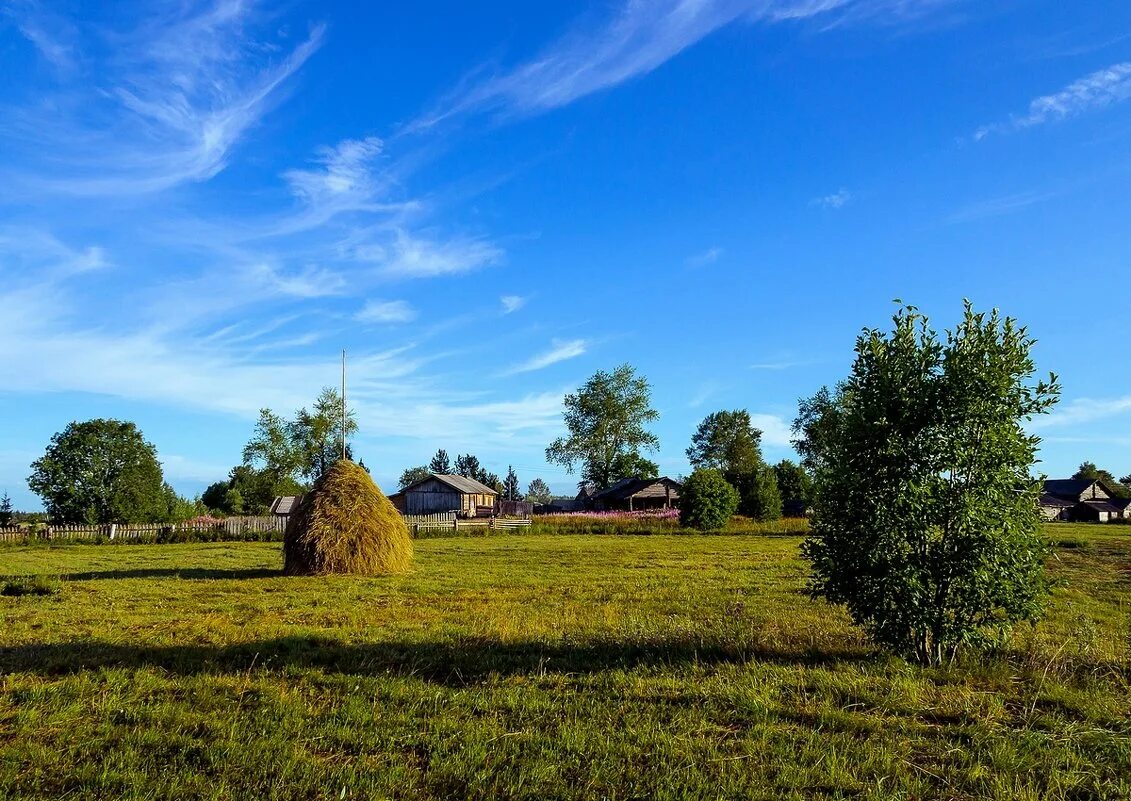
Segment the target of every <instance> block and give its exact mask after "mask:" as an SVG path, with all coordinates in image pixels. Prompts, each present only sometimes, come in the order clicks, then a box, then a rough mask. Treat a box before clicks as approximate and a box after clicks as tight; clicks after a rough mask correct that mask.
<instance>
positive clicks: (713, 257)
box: [684, 247, 723, 268]
mask: <svg viewBox="0 0 1131 801" xmlns="http://www.w3.org/2000/svg"><path fill="white" fill-rule="evenodd" d="M722 255H723V249H722V248H720V247H710V248H707V249H706V250H704V251H703V252H702V253H696V254H695V255H694V256H688V257H687V259H686V260H685V262H684V263H685V264H686V265H687V266H688V267H693V268H698V267H706V266H707V265H709V264H714V263H715V262H717V261H718V260H719V257H720V256H722Z"/></svg>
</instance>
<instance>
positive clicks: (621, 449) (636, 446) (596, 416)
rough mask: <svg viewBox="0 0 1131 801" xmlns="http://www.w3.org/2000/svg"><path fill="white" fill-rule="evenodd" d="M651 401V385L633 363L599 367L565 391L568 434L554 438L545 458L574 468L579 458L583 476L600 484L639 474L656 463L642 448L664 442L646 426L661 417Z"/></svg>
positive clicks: (646, 449)
mask: <svg viewBox="0 0 1131 801" xmlns="http://www.w3.org/2000/svg"><path fill="white" fill-rule="evenodd" d="M651 404H652V388H651V387H650V386H649V385H648V381H647V379H645V378H644V377H642V376H637V375H636V371H635V370H634V369H633V368H632V366H631V365H627V364H624V365H621V366H620V367H618V368H617V369H615V370H613V372H611V373H606V372H604V371H603V370H598V371H597V372H596V373H594V374H593V376H592V377H591V378H590V379H589V380H588V381H586V382H585V384H584V385H582V386H581V388H580V389H578V391H577V392H576V393H571V394H569V395H566V397H565V401H564V405H565V412H564V414H563V417H564V420H565V426H566V431H567V432H568V434H567V436H565V437H560V438H558V439H556V440H555V441H554V442H552V443H550V446H549V447H548V448H546V461H548V462H550V463H551V464H560V465H562V466H563V467H565V468H566V470H568V471H569V472H571V473H572V472H573V470H574V467H575V465H577V464H579V463H580V465H581V479H582V481H583V482H591V483H592V484H593V485H595V486H596V487H597V489H599V490H600V489H605V488H607V487H609V486H610V485H611V484H613V483H614V482H616V481H618V480H620V479H622V478H627V477H630V476H633V475H635V474H636V472H637V469H638V468H640V467H642V466H644V465H645V464H647V465H652V463H651V462H646V460H643V459H642V457H641V456H640V452H641V451H642V450H644V451H654V450H656V449H657V448H658V447H659V444H660V443H659V439H657V437H656V435H655V434H653V433H652V432H651V431H649V430H648V428H647V426H648V424H649V423H651V422H653V421H655V420H656V419H657V418H658V417H659V414H658V413H657V412H656V411H655V410H654V409H653V408H652V405H651ZM629 470H631V472H627V471H629Z"/></svg>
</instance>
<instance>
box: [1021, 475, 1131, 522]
mask: <svg viewBox="0 0 1131 801" xmlns="http://www.w3.org/2000/svg"><path fill="white" fill-rule="evenodd" d="M1040 503H1041V515H1042V516H1043V517H1044V519H1045V520H1064V521H1072V522H1082V523H1083V522H1086V523H1107V522H1109V521H1111V520H1121V519H1128V518H1131V499H1128V498H1117V497H1116V496H1115V494H1114V493H1113V492H1112V490H1111V488H1110V487H1108V486H1107V485H1106V484H1104V482H1102V481H1098V480H1095V479H1090V478H1055V479H1048V480H1046V481H1045V483H1044V487H1043V488H1042V490H1041V501H1040Z"/></svg>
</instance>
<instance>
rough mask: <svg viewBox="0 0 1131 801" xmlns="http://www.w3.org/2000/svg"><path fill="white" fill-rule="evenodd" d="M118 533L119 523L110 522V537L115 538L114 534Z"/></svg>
mask: <svg viewBox="0 0 1131 801" xmlns="http://www.w3.org/2000/svg"><path fill="white" fill-rule="evenodd" d="M117 533H118V524H117V523H111V524H110V539H114V536H115V535H116V534H117Z"/></svg>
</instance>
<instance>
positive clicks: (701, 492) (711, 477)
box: [679, 470, 738, 531]
mask: <svg viewBox="0 0 1131 801" xmlns="http://www.w3.org/2000/svg"><path fill="white" fill-rule="evenodd" d="M679 503H680V514H679V522H680V523H681V524H682V525H684V526H686V527H688V528H696V529H699V530H700V531H716V530H718V529H720V528H722V527H723V526H725V525H726V524H727V521H729V520H730V519H731V517H732V516H733V515H734V513H735V511H736V510H737V509H738V490H736V489H735V488H734V487H732V486H731V485H730V484H728V483H727V480H726V479H725V478H723V474H722V473H720V472H719V471H718V470H696V471H695V472H694V473H692V474H691V476H690V477H688V479H687V481H685V482H684V483H683V491H682V492H681V493H680V497H679Z"/></svg>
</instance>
